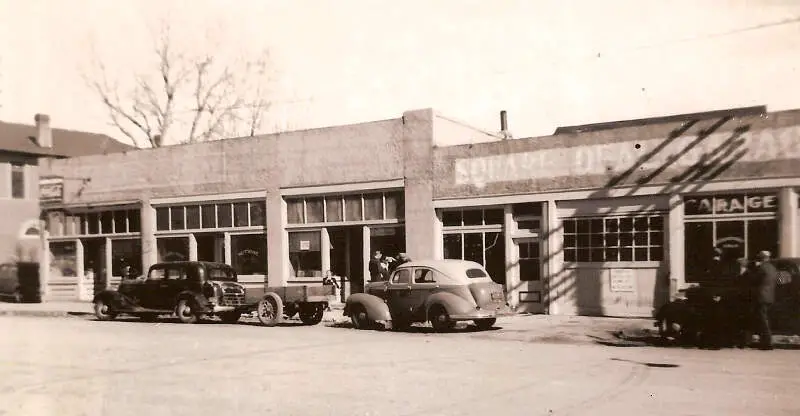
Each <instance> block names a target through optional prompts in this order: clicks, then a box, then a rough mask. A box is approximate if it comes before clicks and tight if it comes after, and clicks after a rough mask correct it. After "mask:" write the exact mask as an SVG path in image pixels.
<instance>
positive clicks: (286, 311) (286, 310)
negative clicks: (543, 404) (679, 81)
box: [283, 303, 297, 319]
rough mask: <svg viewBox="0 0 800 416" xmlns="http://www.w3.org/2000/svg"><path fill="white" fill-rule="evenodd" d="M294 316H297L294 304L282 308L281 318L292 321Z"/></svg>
mask: <svg viewBox="0 0 800 416" xmlns="http://www.w3.org/2000/svg"><path fill="white" fill-rule="evenodd" d="M295 315H297V306H296V305H295V304H294V303H290V304H288V305H284V306H283V316H284V317H286V319H292V318H293V317H294V316H295Z"/></svg>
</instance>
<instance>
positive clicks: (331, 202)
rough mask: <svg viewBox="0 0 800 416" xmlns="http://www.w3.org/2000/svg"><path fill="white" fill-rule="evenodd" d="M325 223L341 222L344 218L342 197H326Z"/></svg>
mask: <svg viewBox="0 0 800 416" xmlns="http://www.w3.org/2000/svg"><path fill="white" fill-rule="evenodd" d="M325 215H326V217H325V221H327V222H340V221H342V220H343V218H342V197H340V196H327V197H325Z"/></svg>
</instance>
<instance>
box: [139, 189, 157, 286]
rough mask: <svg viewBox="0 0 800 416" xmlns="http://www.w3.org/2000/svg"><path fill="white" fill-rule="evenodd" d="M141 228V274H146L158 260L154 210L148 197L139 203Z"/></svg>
mask: <svg viewBox="0 0 800 416" xmlns="http://www.w3.org/2000/svg"><path fill="white" fill-rule="evenodd" d="M140 209H141V212H140V214H139V217H140V218H141V229H142V274H147V271H148V270H149V269H150V266H152V265H153V264H155V263H157V262H158V246H157V245H156V210H155V208H153V206H152V205H150V199H149V198H143V199H142V203H141V208H140Z"/></svg>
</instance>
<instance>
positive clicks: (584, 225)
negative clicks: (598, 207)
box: [577, 220, 592, 234]
mask: <svg viewBox="0 0 800 416" xmlns="http://www.w3.org/2000/svg"><path fill="white" fill-rule="evenodd" d="M591 231H592V221H591V220H578V231H577V232H578V233H579V234H588V233H590V232H591Z"/></svg>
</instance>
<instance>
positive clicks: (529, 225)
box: [517, 220, 541, 230]
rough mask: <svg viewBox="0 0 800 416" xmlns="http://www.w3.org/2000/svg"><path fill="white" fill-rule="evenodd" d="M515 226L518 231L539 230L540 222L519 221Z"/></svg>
mask: <svg viewBox="0 0 800 416" xmlns="http://www.w3.org/2000/svg"><path fill="white" fill-rule="evenodd" d="M517 226H518V227H519V229H520V230H539V229H541V221H539V220H524V221H520V222H519V223H518V224H517Z"/></svg>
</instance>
